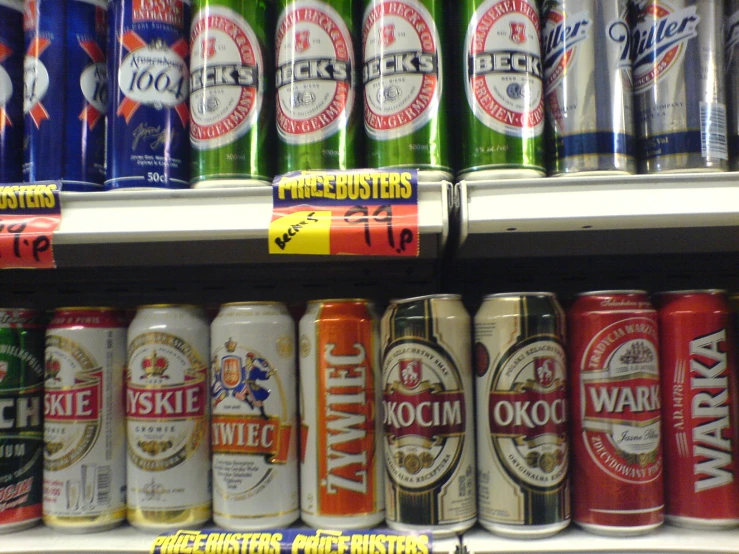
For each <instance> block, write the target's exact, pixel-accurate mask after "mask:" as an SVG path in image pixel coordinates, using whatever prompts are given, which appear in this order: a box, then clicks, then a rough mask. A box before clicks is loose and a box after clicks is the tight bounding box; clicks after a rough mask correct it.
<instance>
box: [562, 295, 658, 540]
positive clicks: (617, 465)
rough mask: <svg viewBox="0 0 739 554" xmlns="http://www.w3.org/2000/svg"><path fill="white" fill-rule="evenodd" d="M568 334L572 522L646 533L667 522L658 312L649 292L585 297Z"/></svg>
mask: <svg viewBox="0 0 739 554" xmlns="http://www.w3.org/2000/svg"><path fill="white" fill-rule="evenodd" d="M568 328H569V332H568V338H569V366H570V383H571V386H572V390H573V394H572V395H571V400H572V412H571V417H572V426H571V433H572V437H571V438H572V445H573V448H572V511H573V520H574V521H575V523H577V524H578V525H579V526H580V527H582V528H583V529H585V530H587V531H591V532H593V533H598V534H604V535H614V536H629V535H640V534H644V533H647V532H649V531H651V530H653V529H655V528H656V527H658V526H659V525H661V524H662V522H663V519H664V499H663V484H662V442H661V430H660V426H661V423H660V422H661V400H660V378H659V355H658V352H659V337H658V330H657V329H658V328H657V312H656V311H655V310H654V308H652V304H651V303H650V302H649V298H648V297H647V294H646V292H644V291H639V290H624V291H595V292H586V293H581V294H579V295H577V298H576V299H575V302H574V303H573V305H572V306H571V308H570V310H569V312H568Z"/></svg>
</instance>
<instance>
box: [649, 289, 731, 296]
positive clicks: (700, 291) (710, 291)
mask: <svg viewBox="0 0 739 554" xmlns="http://www.w3.org/2000/svg"><path fill="white" fill-rule="evenodd" d="M654 294H655V295H656V296H660V295H667V294H728V291H727V290H726V289H684V290H662V291H659V292H655V293H654Z"/></svg>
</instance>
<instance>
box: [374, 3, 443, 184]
mask: <svg viewBox="0 0 739 554" xmlns="http://www.w3.org/2000/svg"><path fill="white" fill-rule="evenodd" d="M365 5H366V7H365V11H364V17H363V20H362V52H363V65H362V83H363V86H364V130H365V133H366V162H367V165H368V167H410V168H416V169H419V170H421V171H422V173H423V178H424V179H426V180H442V179H450V178H451V177H452V170H451V161H450V159H449V147H450V144H451V140H450V129H449V128H448V116H447V109H448V107H449V105H450V104H449V94H450V93H449V92H445V91H444V87H445V86H446V87H450V85H449V83H448V82H447V83H445V82H444V81H445V79H448V76H447V74H446V67H445V63H444V59H445V56H447V55H448V53H447V47H448V46H449V41H448V40H447V36H446V33H447V27H446V25H445V23H444V22H445V15H447V14H446V8H445V3H444V2H438V1H434V0H400V1H397V0H365ZM449 90H451V87H450V88H449Z"/></svg>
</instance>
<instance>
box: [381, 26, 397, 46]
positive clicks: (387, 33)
mask: <svg viewBox="0 0 739 554" xmlns="http://www.w3.org/2000/svg"><path fill="white" fill-rule="evenodd" d="M380 38H381V39H382V45H383V46H385V47H387V46H390V45H391V44H393V43H394V42H395V25H393V24H390V25H384V26H383V27H381V28H380Z"/></svg>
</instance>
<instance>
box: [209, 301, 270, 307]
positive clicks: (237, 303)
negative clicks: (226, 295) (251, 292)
mask: <svg viewBox="0 0 739 554" xmlns="http://www.w3.org/2000/svg"><path fill="white" fill-rule="evenodd" d="M227 306H285V303H284V302H278V301H277V300H265V301H264V302H260V301H259V300H247V301H245V302H224V303H223V304H221V308H225V307H227Z"/></svg>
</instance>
